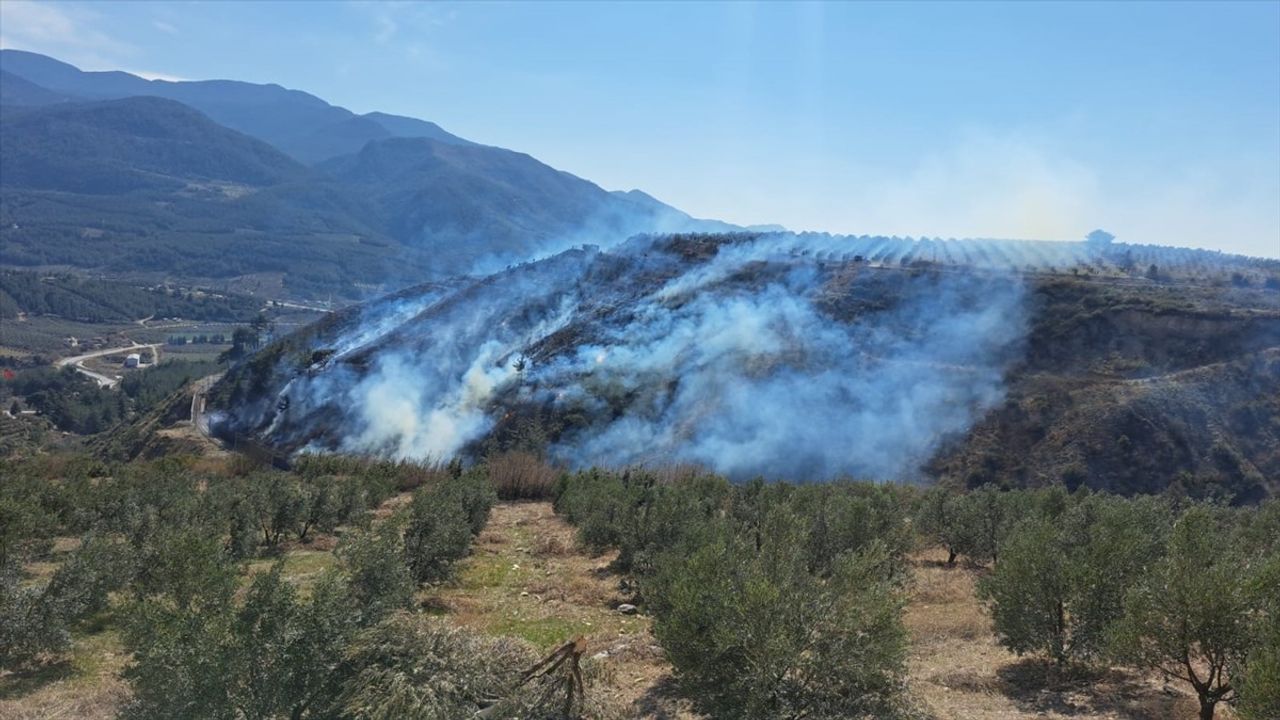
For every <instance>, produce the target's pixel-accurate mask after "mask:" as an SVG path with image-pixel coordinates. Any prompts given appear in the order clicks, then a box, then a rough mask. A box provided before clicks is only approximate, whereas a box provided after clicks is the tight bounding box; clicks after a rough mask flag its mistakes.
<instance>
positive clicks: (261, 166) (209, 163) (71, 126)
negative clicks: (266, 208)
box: [0, 97, 309, 195]
mask: <svg viewBox="0 0 1280 720" xmlns="http://www.w3.org/2000/svg"><path fill="white" fill-rule="evenodd" d="M0 164H2V165H3V167H4V174H5V178H4V185H5V186H6V187H20V188H26V189H31V190H52V191H58V192H66V193H84V194H91V195H110V194H127V193H132V192H138V191H177V190H183V189H187V188H188V187H192V186H197V187H198V185H199V184H200V183H205V184H210V185H221V186H222V188H223V192H224V193H225V194H228V195H232V194H236V193H245V192H249V191H250V189H252V188H259V187H266V186H270V185H277V184H280V183H284V182H290V181H295V182H296V181H298V180H302V179H304V178H306V177H308V175H309V172H308V170H307V169H306V168H305V167H303V166H302V165H299V164H298V163H296V162H294V161H293V160H291V159H289V158H288V157H286V156H285V155H283V154H282V153H280V152H279V151H278V150H276V149H275V148H272V147H271V146H270V145H267V144H266V143H264V142H261V141H258V140H254V139H252V138H250V137H247V136H245V135H242V134H240V133H238V132H235V131H233V130H228V129H227V128H224V127H222V126H220V125H218V124H217V123H214V122H212V121H210V120H209V119H208V118H206V117H204V116H203V115H201V114H200V113H199V112H196V111H195V110H192V109H191V108H189V107H187V106H185V105H183V104H181V103H177V102H173V101H171V100H162V99H160V98H154V97H134V98H127V99H124V100H112V101H107V102H98V103H75V104H57V105H51V106H47V107H43V108H34V109H29V110H22V111H11V112H9V113H6V114H5V116H4V118H3V119H0ZM192 190H193V191H194V190H195V188H192Z"/></svg>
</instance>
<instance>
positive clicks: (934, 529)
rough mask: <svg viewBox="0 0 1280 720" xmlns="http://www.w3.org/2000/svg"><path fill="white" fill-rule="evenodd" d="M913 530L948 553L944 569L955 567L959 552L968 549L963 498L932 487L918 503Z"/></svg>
mask: <svg viewBox="0 0 1280 720" xmlns="http://www.w3.org/2000/svg"><path fill="white" fill-rule="evenodd" d="M915 527H916V530H917V531H918V532H919V533H920V535H921V536H923V537H924V538H925V539H926V540H928V541H930V542H933V543H937V544H938V545H941V546H942V547H943V548H944V549H945V550H946V551H947V565H955V562H956V558H957V557H959V555H960V553H961V551H963V550H964V549H966V548H967V547H969V545H970V542H971V541H970V539H969V537H968V536H967V535H966V533H967V532H968V531H969V526H968V524H966V523H965V514H964V508H963V506H962V498H961V496H960V495H959V493H957V492H956V491H954V490H951V489H949V488H945V487H941V486H934V487H931V488H929V490H927V491H926V492H925V494H924V497H923V498H922V499H921V502H920V507H919V510H918V511H917V513H916V517H915Z"/></svg>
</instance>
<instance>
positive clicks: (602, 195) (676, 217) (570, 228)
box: [318, 137, 731, 271]
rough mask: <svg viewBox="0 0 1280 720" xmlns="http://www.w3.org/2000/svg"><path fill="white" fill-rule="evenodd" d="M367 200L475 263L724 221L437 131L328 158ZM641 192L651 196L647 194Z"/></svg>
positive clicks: (407, 230) (460, 266)
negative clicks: (438, 135) (439, 136)
mask: <svg viewBox="0 0 1280 720" xmlns="http://www.w3.org/2000/svg"><path fill="white" fill-rule="evenodd" d="M318 169H319V170H321V171H323V172H325V173H328V174H329V175H330V176H332V177H333V178H334V179H335V180H336V181H337V182H339V183H340V184H341V185H342V186H343V187H347V188H351V189H352V191H353V192H354V193H355V194H357V196H358V197H360V198H362V199H363V200H366V201H367V202H368V203H369V204H370V206H371V207H373V208H374V209H375V211H376V212H377V215H378V217H379V218H381V219H382V228H383V230H384V231H385V232H386V233H387V234H388V235H390V236H391V237H393V238H395V239H397V240H398V241H400V242H401V243H403V244H405V245H406V246H409V247H429V248H432V249H433V250H434V251H435V253H436V255H435V257H436V258H437V260H438V261H439V262H440V263H441V264H442V265H444V266H446V267H449V268H450V269H452V270H456V271H465V270H467V269H468V268H469V266H470V265H471V264H474V263H475V261H476V259H477V253H482V255H481V257H485V258H489V259H491V260H493V261H494V262H510V261H519V260H523V259H525V258H527V257H529V256H530V255H533V254H536V253H538V252H543V251H545V250H547V249H550V248H554V249H556V250H559V249H562V248H564V247H567V246H569V245H572V244H575V241H576V242H578V243H580V242H586V241H596V242H599V241H600V240H601V239H605V240H608V239H610V238H613V239H618V238H625V237H627V236H628V235H631V234H634V233H636V232H642V231H654V230H672V229H682V228H683V229H700V228H705V229H712V228H716V229H724V228H728V227H731V226H727V225H724V224H723V223H708V222H704V221H695V220H694V219H693V218H690V217H689V216H688V215H686V214H684V213H682V212H680V211H678V210H676V209H675V208H672V207H670V206H668V205H664V204H662V203H660V202H658V201H657V200H654V199H653V198H650V197H648V196H647V195H646V196H644V198H645V199H644V201H637V200H636V198H635V196H633V195H627V194H621V195H619V194H613V193H609V192H606V191H605V190H603V189H601V188H600V187H599V186H598V185H595V184H594V183H591V182H588V181H586V180H583V179H582V178H579V177H576V176H574V175H571V174H569V173H567V172H563V171H561V170H556V169H555V168H552V167H550V166H548V165H544V164H543V163H540V162H538V161H537V160H535V159H534V158H532V157H530V156H528V155H525V154H523V153H517V152H512V151H510V150H503V149H501V148H492V147H483V146H479V145H471V146H459V145H456V144H450V143H444V142H441V141H438V140H435V139H431V138H426V137H421V138H393V139H388V140H380V141H376V142H370V143H369V144H368V145H366V146H365V147H364V149H362V150H361V151H360V152H359V153H357V154H355V155H350V156H347V157H341V158H335V159H333V160H330V161H328V162H326V163H323V164H321V165H319V166H318ZM641 195H643V194H642V193H641Z"/></svg>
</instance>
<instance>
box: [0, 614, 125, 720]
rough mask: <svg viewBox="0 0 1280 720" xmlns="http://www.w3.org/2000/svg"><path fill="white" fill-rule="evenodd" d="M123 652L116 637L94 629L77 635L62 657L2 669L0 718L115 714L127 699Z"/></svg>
mask: <svg viewBox="0 0 1280 720" xmlns="http://www.w3.org/2000/svg"><path fill="white" fill-rule="evenodd" d="M126 662H127V656H126V654H125V653H124V650H123V648H122V647H121V644H120V638H119V636H118V635H117V634H116V633H115V632H114V631H112V630H107V629H101V628H97V629H94V630H91V631H86V632H85V633H83V634H78V635H77V637H76V639H75V641H74V643H73V645H72V648H71V653H70V654H69V655H68V656H67V657H66V658H64V659H62V660H60V661H58V662H54V663H50V664H47V665H44V666H42V667H39V668H37V669H35V670H31V671H26V672H21V673H12V672H0V718H4V719H5V720H53V718H77V719H82V720H106V719H107V718H113V717H115V716H116V714H117V713H118V712H119V711H120V708H121V707H122V706H123V705H124V703H125V701H126V700H128V697H129V691H128V688H127V686H126V685H125V683H124V681H123V680H121V679H120V671H121V670H122V669H124V666H125V664H126Z"/></svg>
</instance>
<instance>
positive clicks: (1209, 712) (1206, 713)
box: [1200, 698, 1218, 720]
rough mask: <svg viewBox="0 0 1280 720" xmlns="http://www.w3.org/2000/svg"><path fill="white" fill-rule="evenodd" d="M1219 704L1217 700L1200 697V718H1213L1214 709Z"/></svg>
mask: <svg viewBox="0 0 1280 720" xmlns="http://www.w3.org/2000/svg"><path fill="white" fill-rule="evenodd" d="M1217 704H1218V701H1217V700H1209V699H1207V698H1200V720H1213V710H1214V707H1216V706H1217Z"/></svg>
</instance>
